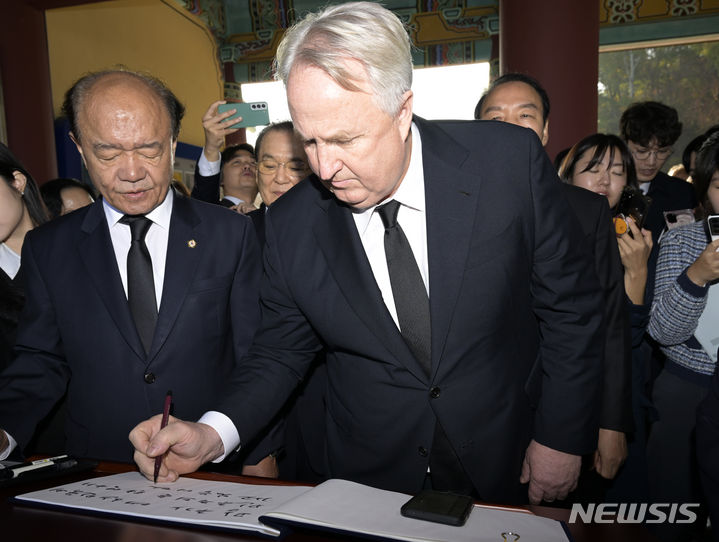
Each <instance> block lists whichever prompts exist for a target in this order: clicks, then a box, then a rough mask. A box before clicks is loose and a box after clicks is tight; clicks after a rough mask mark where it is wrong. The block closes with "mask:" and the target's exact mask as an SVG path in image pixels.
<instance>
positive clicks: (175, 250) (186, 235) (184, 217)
mask: <svg viewBox="0 0 719 542" xmlns="http://www.w3.org/2000/svg"><path fill="white" fill-rule="evenodd" d="M199 223H200V219H199V218H198V217H197V215H196V214H195V213H194V212H193V211H192V208H191V207H190V201H189V200H188V199H187V198H185V197H183V196H179V195H176V196H175V200H174V201H173V208H172V218H171V219H170V235H169V238H168V241H167V259H166V262H165V279H164V283H163V287H162V301H161V303H160V312H159V314H158V317H157V327H155V337H154V339H153V341H152V348H151V349H150V354H149V356H148V357H147V359H148V361H150V360H151V359H152V358H153V356H155V355H156V354H157V352H158V351H159V350H160V348H161V347H162V345H163V344H164V343H165V341H166V340H167V337H168V336H169V335H170V331H171V330H172V326H173V325H174V323H175V320H176V319H177V316H178V314H179V312H180V307H181V306H182V303H183V302H184V300H185V296H186V295H187V291H188V288H189V286H190V284H191V282H192V277H193V276H194V275H195V271H196V270H197V266H198V264H199V262H200V258H201V256H202V253H203V251H204V250H206V249H207V246H206V244H207V242H208V239H207V238H202V239H200V238H199V236H198V232H196V227H197V225H198V224H199ZM193 241H194V242H193Z"/></svg>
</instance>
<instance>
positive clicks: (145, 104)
mask: <svg viewBox="0 0 719 542" xmlns="http://www.w3.org/2000/svg"><path fill="white" fill-rule="evenodd" d="M77 120H78V124H79V125H80V130H81V131H84V129H86V128H87V127H88V125H89V126H94V125H97V124H99V123H104V122H114V123H120V124H122V123H124V122H129V121H133V122H135V123H139V124H141V125H145V126H148V125H151V126H153V127H158V128H162V129H165V128H166V129H167V131H168V132H169V131H171V121H170V115H169V113H168V111H167V109H166V108H165V107H164V104H163V103H162V100H161V99H160V97H159V96H158V95H157V93H156V92H155V91H154V90H153V89H152V88H150V87H149V86H148V85H146V84H145V83H144V82H142V81H141V80H138V79H135V78H131V77H128V76H125V77H123V76H122V74H113V75H110V76H107V77H104V78H102V79H100V80H99V81H97V82H96V83H95V84H94V85H93V86H92V87H90V88H89V89H88V91H87V94H86V96H85V98H84V100H82V102H81V107H80V109H79V111H78V115H77Z"/></svg>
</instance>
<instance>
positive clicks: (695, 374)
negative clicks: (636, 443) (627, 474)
mask: <svg viewBox="0 0 719 542" xmlns="http://www.w3.org/2000/svg"><path fill="white" fill-rule="evenodd" d="M692 177H693V181H694V182H693V184H694V187H695V189H696V192H697V199H698V201H699V206H698V208H697V210H696V214H697V215H698V216H697V218H698V219H699V220H698V222H695V223H693V224H689V225H686V226H682V227H679V228H676V229H673V230H671V231H669V232H668V233H666V234H665V235H664V237H663V238H662V240H661V243H660V247H659V259H658V261H657V278H656V285H655V290H654V302H653V304H652V310H651V316H650V320H649V327H648V331H649V334H650V335H651V336H652V337H653V338H654V339H655V340H656V341H657V342H658V343H659V344H660V346H661V349H662V352H663V353H664V354H665V356H666V358H667V359H666V363H665V365H664V368H663V370H662V371H661V373H660V374H659V376H658V377H657V379H656V381H655V383H654V390H653V395H652V399H653V402H654V404H655V406H656V408H657V411H658V415H659V419H658V420H657V422H656V423H655V424H654V425H653V426H652V430H651V433H650V435H649V442H648V445H647V458H648V463H649V473H650V496H651V498H652V499H653V500H654V502H681V503H697V502H701V492H700V490H699V484H698V479H697V470H696V459H695V457H696V456H695V450H694V437H693V433H694V425H695V415H696V408H697V405H698V404H699V402H700V401H701V400H702V398H703V397H705V396H706V394H707V390H708V388H709V385H710V382H711V377H712V375H713V374H714V372H715V370H716V344H714V345H713V346H707V345H711V342H712V339H713V338H714V339H715V338H716V335H715V330H716V321H714V322H713V323H712V324H708V322H707V321H705V319H707V318H709V319H711V318H712V316H711V315H712V314H713V315H714V317H713V318H714V320H715V319H716V314H717V312H718V311H719V299H718V297H719V296H717V293H719V292H711V291H710V286H712V285H713V284H715V283H716V282H717V280H719V252H717V250H719V240H717V241H713V242H711V237H710V235H709V232H708V229H707V221H706V220H705V219H706V218H707V216H708V215H712V214H715V213H717V212H719V133H714V134H713V135H711V136H710V137H708V138H707V140H706V141H705V142H704V144H703V145H702V147H701V148H700V150H699V152H698V153H697V158H696V166H695V168H694V174H693V176H692ZM714 288H716V286H714V287H712V290H713V289H714ZM706 328H709V331H708V332H709V335H707V334H706V333H704V332H703V331H702V330H703V329H706ZM703 345H704V346H703ZM700 522H701V520H700ZM681 527H682V526H681V525H677V526H674V527H671V526H662V533H661V535H662V536H661V538H662V539H663V540H687V539H688V538H687V532H686V529H685V530H682V529H681ZM685 527H686V526H685Z"/></svg>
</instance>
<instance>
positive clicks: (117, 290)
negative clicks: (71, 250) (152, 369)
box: [78, 200, 145, 359]
mask: <svg viewBox="0 0 719 542" xmlns="http://www.w3.org/2000/svg"><path fill="white" fill-rule="evenodd" d="M81 230H82V234H83V235H82V236H81V238H80V241H79V243H78V250H79V252H80V258H81V259H82V262H83V264H84V265H85V268H86V269H87V271H88V274H89V275H90V280H91V282H92V285H93V286H94V288H95V290H96V291H97V293H98V295H99V296H100V298H101V299H102V302H103V303H104V304H105V307H106V308H107V311H108V312H109V313H110V316H111V317H112V319H113V321H114V322H115V325H116V326H117V329H118V330H119V331H120V333H121V334H122V336H123V337H125V340H126V341H127V344H128V345H130V348H132V349H133V350H134V351H135V353H136V354H137V355H138V357H139V358H140V359H144V358H145V350H144V348H143V346H142V343H141V342H140V336H139V335H138V334H137V330H136V329H135V322H134V321H133V319H132V315H131V314H130V308H129V306H128V304H127V297H126V296H125V289H124V288H123V286H122V280H121V279H120V273H119V271H118V269H117V260H116V258H115V252H114V250H113V248H112V247H113V245H112V240H111V239H110V231H109V229H108V226H107V220H106V218H105V211H104V209H103V203H102V200H98V201H97V202H95V203H94V204H92V206H91V207H90V208H89V209H88V212H87V214H86V215H85V220H84V221H83V223H82V227H81Z"/></svg>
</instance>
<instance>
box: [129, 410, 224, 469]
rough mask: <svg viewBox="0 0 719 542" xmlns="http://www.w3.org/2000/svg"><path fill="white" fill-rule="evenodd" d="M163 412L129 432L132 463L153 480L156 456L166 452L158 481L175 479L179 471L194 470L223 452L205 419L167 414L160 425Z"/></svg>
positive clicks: (216, 435) (214, 433) (215, 432)
mask: <svg viewBox="0 0 719 542" xmlns="http://www.w3.org/2000/svg"><path fill="white" fill-rule="evenodd" d="M161 425H162V414H158V415H156V416H153V417H152V418H150V419H149V420H146V421H144V422H142V423H140V424H139V425H137V426H136V427H135V428H134V429H133V430H132V431H131V432H130V442H132V445H133V446H134V447H135V456H134V459H135V463H137V466H138V467H139V469H140V472H141V473H142V474H143V475H144V476H145V477H146V478H147V479H148V480H152V479H153V476H154V473H155V458H156V457H158V456H161V455H163V454H166V455H165V456H164V459H163V461H162V465H161V466H160V471H159V473H158V476H157V481H158V482H174V481H175V480H177V478H178V477H179V476H180V475H181V474H186V473H188V472H194V471H196V470H197V469H198V468H199V467H200V466H201V465H204V464H205V463H207V462H209V461H212V460H213V459H215V458H217V457H219V456H221V455H222V454H223V453H224V445H223V444H222V440H221V439H220V435H218V434H217V431H215V430H214V429H212V427H210V426H209V425H206V424H204V423H193V422H185V421H182V420H180V419H178V418H175V417H173V416H170V418H169V423H168V424H167V427H165V428H164V429H161Z"/></svg>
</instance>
